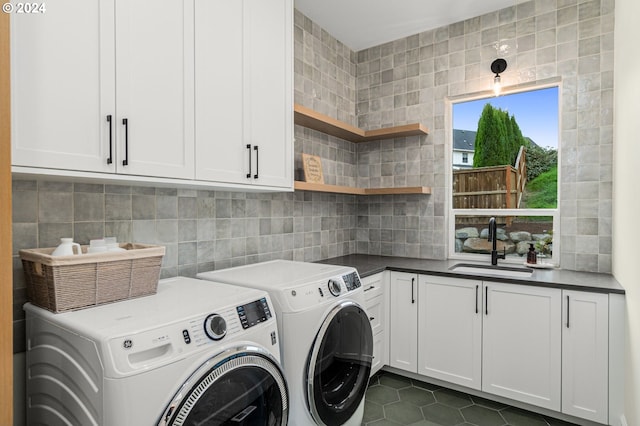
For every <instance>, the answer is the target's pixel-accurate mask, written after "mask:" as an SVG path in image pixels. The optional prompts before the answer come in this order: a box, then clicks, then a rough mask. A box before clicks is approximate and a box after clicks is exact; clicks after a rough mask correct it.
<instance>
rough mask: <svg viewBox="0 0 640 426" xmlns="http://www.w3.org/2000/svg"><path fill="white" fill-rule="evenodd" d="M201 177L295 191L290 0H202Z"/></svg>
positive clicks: (198, 39)
mask: <svg viewBox="0 0 640 426" xmlns="http://www.w3.org/2000/svg"><path fill="white" fill-rule="evenodd" d="M195 8H196V13H195V18H196V21H195V22H196V24H195V45H196V62H195V76H196V77H195V93H196V94H195V103H196V150H197V153H198V155H197V159H196V178H197V179H200V180H210V181H219V182H228V183H232V184H241V185H260V186H265V187H279V188H287V189H289V188H292V186H293V134H292V132H293V103H292V90H293V83H292V82H293V77H292V73H293V68H292V56H293V47H292V43H293V40H292V37H293V35H292V34H293V33H292V31H293V21H292V19H293V16H292V15H293V6H292V3H291V1H290V0H285V1H282V0H243V1H232V0H218V1H210V0H196V5H195Z"/></svg>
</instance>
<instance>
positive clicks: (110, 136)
mask: <svg viewBox="0 0 640 426" xmlns="http://www.w3.org/2000/svg"><path fill="white" fill-rule="evenodd" d="M112 118H113V117H112V116H111V114H109V115H107V123H109V158H107V164H111V163H113V123H112V122H111V121H112Z"/></svg>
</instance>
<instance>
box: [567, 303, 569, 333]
mask: <svg viewBox="0 0 640 426" xmlns="http://www.w3.org/2000/svg"><path fill="white" fill-rule="evenodd" d="M567 328H569V296H568V295H567Z"/></svg>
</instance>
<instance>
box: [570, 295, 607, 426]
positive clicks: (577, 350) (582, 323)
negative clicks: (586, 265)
mask: <svg viewBox="0 0 640 426" xmlns="http://www.w3.org/2000/svg"><path fill="white" fill-rule="evenodd" d="M562 296H563V297H562V311H563V312H562V412H563V413H566V414H570V415H573V416H578V417H581V418H583V419H588V420H593V421H594V422H599V423H607V421H608V411H607V407H608V395H609V387H608V365H609V359H608V348H609V340H608V339H609V332H608V330H609V309H608V304H609V296H608V295H607V294H599V293H588V292H583V291H567V290H563V292H562Z"/></svg>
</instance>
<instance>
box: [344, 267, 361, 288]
mask: <svg viewBox="0 0 640 426" xmlns="http://www.w3.org/2000/svg"><path fill="white" fill-rule="evenodd" d="M342 279H343V280H344V285H345V286H347V291H352V290H355V289H357V288H360V287H361V286H362V283H361V282H360V277H359V276H358V273H357V272H355V271H354V272H352V273H350V274H346V275H343V276H342Z"/></svg>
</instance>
